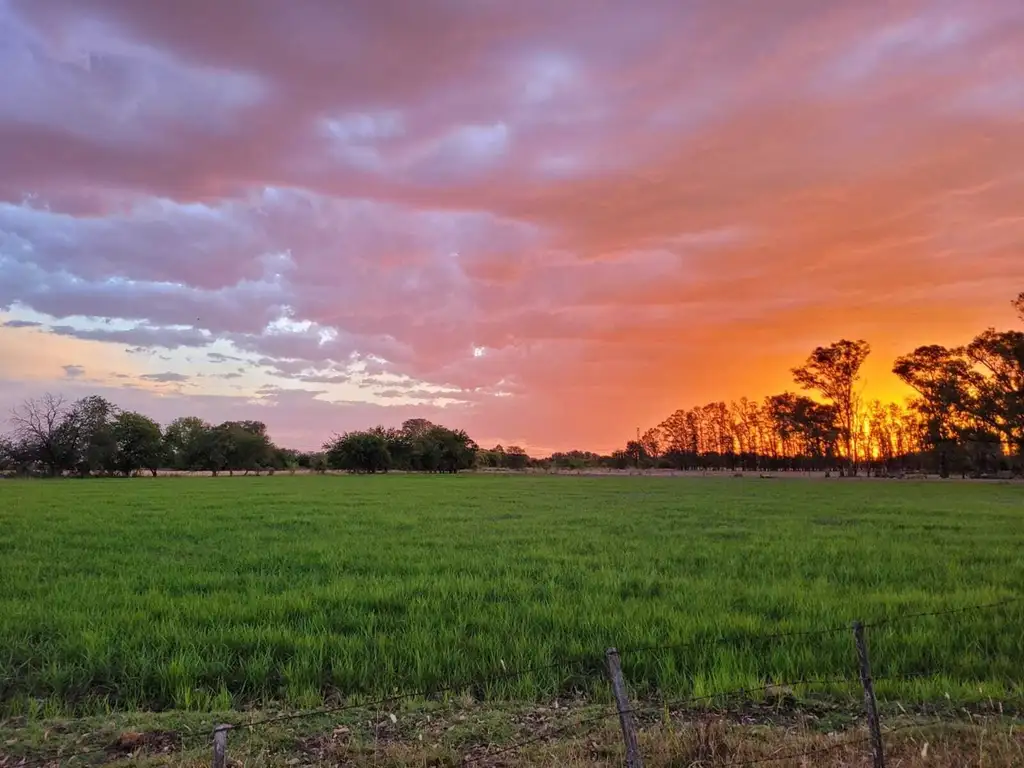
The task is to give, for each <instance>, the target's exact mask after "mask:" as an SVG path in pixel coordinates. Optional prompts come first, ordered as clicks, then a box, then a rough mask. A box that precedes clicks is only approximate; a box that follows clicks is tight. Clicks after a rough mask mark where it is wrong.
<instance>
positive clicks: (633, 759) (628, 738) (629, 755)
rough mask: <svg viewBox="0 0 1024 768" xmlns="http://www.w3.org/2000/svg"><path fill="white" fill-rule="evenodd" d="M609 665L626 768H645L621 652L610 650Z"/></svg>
mask: <svg viewBox="0 0 1024 768" xmlns="http://www.w3.org/2000/svg"><path fill="white" fill-rule="evenodd" d="M604 657H605V661H606V662H607V663H608V679H609V681H611V684H612V693H613V694H614V695H615V706H616V707H617V708H618V710H619V725H621V726H622V739H623V741H625V743H626V768H644V759H643V757H642V756H641V755H640V745H639V743H638V742H637V738H636V724H635V723H634V722H633V710H632V708H631V707H630V706H629V698H628V697H627V696H626V681H625V680H624V679H623V678H622V664H621V661H620V659H619V652H618V651H617V650H616V649H615V648H609V649H608V650H607V651H605V654H604Z"/></svg>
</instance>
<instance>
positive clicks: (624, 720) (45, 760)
mask: <svg viewBox="0 0 1024 768" xmlns="http://www.w3.org/2000/svg"><path fill="white" fill-rule="evenodd" d="M1022 601H1024V597H1015V598H1009V599H1006V600H1001V601H997V602H992V603H984V604H977V605H969V606H961V607H956V608H950V609H944V610H939V611H927V612H917V613H905V614H896V615H890V616H885V617H881V618H879V619H877V620H875V621H872V622H869V623H863V624H861V623H860V622H852V626H853V627H854V636H855V643H856V644H857V650H858V657H859V660H860V669H859V675H858V676H856V677H853V676H823V677H808V678H800V679H795V680H777V681H775V682H769V683H767V684H765V685H762V686H755V687H741V688H734V689H731V690H723V691H716V692H713V693H708V694H702V695H698V696H691V697H687V698H682V699H674V700H661V701H655V702H649V703H645V704H642V705H633V704H630V703H629V701H628V699H627V698H626V693H625V686H624V685H622V686H621V690H619V689H618V688H617V686H616V684H615V683H616V680H615V673H616V671H618V674H619V675H620V676H621V671H620V670H618V657H619V656H627V657H638V656H643V655H647V654H659V653H667V652H679V651H685V650H688V649H693V648H697V647H706V646H707V645H709V644H711V645H728V644H732V643H737V642H738V641H739V640H740V639H742V640H743V641H744V642H749V641H751V640H757V641H767V640H779V639H791V638H795V637H812V636H825V635H832V634H838V633H849V632H850V631H851V624H847V625H845V626H838V625H837V626H829V627H824V628H820V629H811V630H797V631H783V632H772V633H759V634H755V635H744V636H743V637H742V638H739V637H734V636H721V637H717V638H710V639H708V638H703V639H699V640H690V641H686V642H680V643H667V644H662V645H647V646H636V647H628V646H627V647H625V648H622V649H618V650H616V649H614V648H613V649H607V650H606V651H601V652H597V651H595V652H594V653H590V654H581V655H577V656H572V657H566V658H562V659H558V660H555V661H552V662H548V663H544V664H538V665H533V666H528V667H522V668H519V669H515V670H508V669H503V670H501V671H500V672H495V673H494V674H491V675H488V676H484V677H477V678H474V679H472V680H461V681H459V682H456V683H451V684H447V685H442V686H436V687H428V688H419V689H414V690H409V691H405V692H401V693H396V694H393V695H389V696H384V697H381V698H377V699H373V700H369V701H351V702H347V703H344V704H339V705H336V706H327V707H319V708H315V709H308V710H302V711H297V712H287V713H282V714H279V715H272V716H269V717H262V718H258V719H254V720H248V721H243V722H238V723H223V724H220V725H217V726H216V727H215V728H214V730H213V734H212V739H213V763H212V764H213V768H225V766H226V765H227V758H226V754H227V737H228V734H229V733H230V732H232V731H240V730H252V729H256V728H260V727H263V726H267V725H271V724H275V723H281V722H286V721H292V720H301V719H312V718H318V717H323V716H326V715H334V714H340V713H344V712H349V711H372V710H378V711H380V710H382V709H385V708H389V707H391V706H392V705H394V704H397V703H399V702H402V701H406V700H411V699H424V698H430V697H437V696H442V695H444V694H458V693H461V692H463V691H466V690H468V689H470V688H473V687H483V686H487V685H491V684H494V683H499V682H502V681H508V680H514V679H518V678H522V677H524V676H527V675H530V674H533V673H536V672H543V671H549V670H553V669H569V668H572V667H576V666H590V667H592V669H593V674H598V672H597V670H601V674H608V676H609V678H610V682H611V683H612V689H613V693H614V694H615V696H614V698H615V699H616V700H615V705H616V706H615V708H614V709H611V710H609V711H607V712H603V713H599V714H595V715H590V716H587V717H585V718H582V719H579V720H576V721H574V722H571V723H568V724H565V725H560V726H557V727H553V728H541V729H539V730H538V731H537V732H536V733H533V734H531V735H530V736H529V737H527V738H525V739H522V740H519V741H515V742H513V743H511V744H506V745H503V746H500V747H497V748H495V749H488V748H487V747H482V748H478V749H482V751H478V752H476V753H468V754H466V755H464V756H463V758H462V765H465V766H470V765H488V764H489V763H491V762H492V761H494V760H495V759H496V758H498V757H500V756H504V755H508V754H510V753H513V752H518V751H520V750H523V749H525V748H527V747H529V746H531V745H534V744H537V743H540V742H548V741H552V740H555V739H557V738H558V737H560V736H565V735H569V734H572V735H574V736H576V737H580V736H583V735H586V734H588V733H590V732H591V731H592V730H593V729H594V727H595V726H596V725H598V724H600V723H603V722H606V721H608V720H610V719H612V718H618V719H619V721H620V724H621V728H622V731H623V738H624V740H625V742H626V746H627V750H626V752H627V754H626V758H625V760H626V765H627V766H629V768H640V766H642V765H643V758H642V755H640V754H639V753H637V754H631V746H630V745H631V744H632V745H634V746H633V748H632V749H633V751H636V750H637V748H636V747H635V745H636V743H637V739H636V725H635V722H634V720H633V716H634V715H635V716H637V717H640V716H644V717H651V716H656V715H662V714H664V713H665V712H672V711H677V712H678V711H683V712H685V711H687V710H691V709H693V708H695V707H696V706H697V705H701V704H707V703H708V702H713V701H715V700H718V699H724V700H730V699H735V698H737V697H741V698H744V699H745V700H748V701H749V700H752V698H753V697H754V696H756V695H758V694H762V695H763V694H768V693H770V692H772V691H776V692H782V693H783V694H784V695H789V694H791V693H792V691H793V689H796V688H803V687H810V686H816V685H817V686H842V685H850V686H861V688H862V689H863V693H864V707H865V715H866V717H867V724H868V727H869V731H870V733H869V735H868V736H866V737H856V738H848V739H838V740H837V741H836V742H835V743H834V744H829V745H826V746H822V747H814V748H813V749H809V750H806V751H797V752H780V753H777V754H776V753H773V754H769V755H766V756H763V757H757V758H751V759H738V760H728V759H725V760H724V761H722V760H721V759H718V760H717V761H716V758H714V757H711V758H709V759H707V760H702V761H701V763H700V764H701V765H706V766H720V767H721V768H725V766H747V765H756V764H760V763H777V762H782V761H786V760H802V759H805V758H811V757H815V756H821V755H824V754H826V753H830V752H833V751H836V750H840V749H850V748H854V747H857V748H863V747H867V748H869V749H870V754H871V757H872V760H873V764H874V766H876V768H883V766H884V764H885V763H884V750H883V743H884V740H885V737H888V736H890V735H891V734H893V733H896V732H899V731H904V730H907V729H909V728H925V727H929V726H928V725H922V724H920V723H907V724H901V725H897V726H894V727H890V728H885V729H883V728H881V726H880V724H879V713H878V709H877V703H876V701H875V696H874V691H873V684H874V682H877V681H906V680H913V679H922V678H928V677H932V676H936V675H941V674H942V670H937V669H936V670H929V671H915V672H909V673H886V674H883V675H877V676H872V674H871V672H870V666H869V662H868V657H867V645H866V642H863V630H865V629H871V628H878V627H884V626H890V625H893V624H897V623H901V622H910V621H915V620H918V619H923V618H932V617H943V616H950V615H956V614H962V613H966V612H969V611H983V610H996V609H999V608H1003V607H1006V606H1009V605H1014V604H1019V603H1021V602H1022ZM858 625H859V626H860V628H861V630H860V631H858V630H857V629H856V627H857V626H858ZM613 654H614V656H615V660H614V663H612V660H611V658H610V657H611V655H613ZM606 665H607V668H605V669H602V667H605V666H606ZM613 667H614V669H613ZM769 677H770V676H768V675H766V676H765V678H766V679H769ZM1011 682H1012V683H1013V684H1014V685H1015V686H1017V688H1018V690H1019V688H1020V686H1021V684H1022V683H1024V681H1022V680H1016V681H1011ZM946 722H947V721H941V722H939V723H934V724H932V725H939V724H945V723H946ZM631 731H632V732H631ZM201 738H202V739H203V740H204V741H206V742H207V743H209V740H210V738H211V736H210V734H204V735H202V736H201ZM112 750H113V745H109V744H107V745H103V746H97V747H94V748H86V749H80V750H78V751H76V752H74V753H72V754H62V753H61V752H59V751H58V752H55V753H53V754H50V755H44V756H39V757H34V758H32V759H20V760H18V761H16V762H4V761H3V760H0V768H41V767H42V766H52V765H62V764H64V765H76V764H83V763H86V762H88V761H89V759H90V758H96V757H98V756H99V755H101V754H102V755H107V756H109V755H110V754H111V752H112Z"/></svg>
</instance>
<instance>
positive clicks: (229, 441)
mask: <svg viewBox="0 0 1024 768" xmlns="http://www.w3.org/2000/svg"><path fill="white" fill-rule="evenodd" d="M10 423H11V426H12V430H11V431H10V433H9V434H7V435H3V436H0V472H3V473H12V474H16V475H26V476H44V477H61V476H68V475H72V476H78V477H111V476H117V475H121V476H125V477H128V476H131V475H136V474H140V473H147V472H148V473H150V474H152V475H157V474H158V473H159V472H160V471H167V470H172V471H181V472H210V473H212V474H213V475H218V474H220V473H228V474H231V475H233V474H234V473H235V472H241V473H242V474H249V473H254V474H260V473H263V472H270V473H273V472H276V471H280V470H289V471H294V470H297V469H308V470H312V471H316V472H326V471H327V470H345V471H349V472H358V473H376V472H387V471H389V470H392V469H398V470H404V471H410V472H445V473H454V472H458V471H460V470H464V469H469V468H471V467H473V466H475V465H476V461H477V446H476V443H474V442H473V441H472V440H471V439H470V438H469V436H468V435H467V434H466V433H465V432H464V431H462V430H453V429H448V428H447V427H443V426H440V425H437V424H432V423H431V422H429V421H427V420H426V419H410V420H408V421H406V422H405V423H404V424H403V425H402V427H401V429H388V428H385V427H374V428H373V429H369V430H365V431H357V432H347V433H345V434H342V435H336V436H334V437H333V438H331V439H330V440H328V441H327V442H326V443H325V444H324V446H323V450H322V451H311V452H303V451H296V450H292V449H289V448H282V447H280V446H277V445H275V444H274V442H273V441H272V440H271V439H270V436H269V435H268V434H267V427H266V425H265V424H264V423H263V422H261V421H225V422H223V423H221V424H216V425H214V424H210V423H209V422H206V421H204V420H203V419H201V418H199V417H197V416H183V417H180V418H177V419H175V420H174V421H172V422H171V423H170V424H168V425H167V427H166V428H161V426H160V425H159V424H158V423H157V422H156V421H154V420H153V419H151V418H149V417H148V416H146V415H145V414H142V413H137V412H135V411H127V410H122V409H121V408H119V407H118V406H117V405H115V404H114V403H112V402H110V401H109V400H107V399H106V398H103V397H100V396H99V395H91V396H89V397H84V398H82V399H80V400H76V401H73V402H72V401H68V400H66V399H65V398H64V397H62V396H60V395H52V394H44V395H43V396H41V397H39V398H34V399H29V400H26V401H25V402H24V403H22V404H21V405H19V406H17V407H16V408H14V410H13V412H12V413H11V418H10Z"/></svg>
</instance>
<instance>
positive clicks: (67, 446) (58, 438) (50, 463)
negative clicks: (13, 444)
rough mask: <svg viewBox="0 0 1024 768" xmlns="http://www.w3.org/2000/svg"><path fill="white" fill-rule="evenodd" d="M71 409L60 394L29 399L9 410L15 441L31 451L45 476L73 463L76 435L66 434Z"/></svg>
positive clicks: (66, 467) (59, 471) (58, 471)
mask: <svg viewBox="0 0 1024 768" xmlns="http://www.w3.org/2000/svg"><path fill="white" fill-rule="evenodd" d="M70 413H71V408H70V406H69V404H68V402H67V401H66V400H65V399H64V397H63V396H62V395H51V394H50V393H48V392H47V393H46V394H44V395H42V396H41V397H39V398H37V399H32V398H29V399H28V400H26V401H25V402H23V403H22V404H21V405H18V406H16V407H15V408H14V409H13V410H12V411H11V418H10V421H11V424H12V425H13V427H14V432H13V434H14V438H15V440H17V441H19V442H20V443H22V444H23V445H24V446H25V447H26V448H27V449H29V450H30V451H31V453H32V454H33V456H34V458H35V459H36V461H38V462H39V463H40V464H42V465H43V467H44V468H45V469H46V472H47V474H49V475H54V476H56V475H59V474H61V473H62V472H63V471H64V470H65V469H68V468H69V466H70V464H72V463H73V462H74V448H75V443H76V440H77V436H73V435H70V434H68V432H69V423H68V422H69V420H68V417H69V415H70Z"/></svg>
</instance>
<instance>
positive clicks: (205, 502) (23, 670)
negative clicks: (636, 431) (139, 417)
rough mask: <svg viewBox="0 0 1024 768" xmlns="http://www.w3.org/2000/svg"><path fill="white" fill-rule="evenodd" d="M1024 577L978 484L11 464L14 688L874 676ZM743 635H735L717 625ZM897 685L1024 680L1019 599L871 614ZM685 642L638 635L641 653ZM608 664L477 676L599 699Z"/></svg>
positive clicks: (137, 696) (6, 648) (35, 699)
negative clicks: (135, 472)
mask: <svg viewBox="0 0 1024 768" xmlns="http://www.w3.org/2000/svg"><path fill="white" fill-rule="evenodd" d="M1022 585H1024V493H1022V491H1021V489H1020V488H1019V487H1015V486H1000V485H993V486H985V485H977V484H967V483H917V484H912V483H898V482H892V483H885V482H877V483H876V482H870V483H861V482H843V481H839V482H825V481H788V482H787V481H776V482H772V483H765V482H760V481H757V480H746V479H744V480H737V479H731V478H730V479H709V480H701V479H663V478H618V479H610V478H555V477H474V476H460V477H409V476H406V477H401V476H391V477H372V478H360V477H309V476H307V477H274V478H251V477H249V478H219V479H212V478H195V479H176V478H169V479H136V480H109V481H106V480H104V481H85V482H83V481H62V482H29V481H26V482H21V481H4V482H2V483H0V708H2V709H4V710H6V711H8V712H33V711H38V710H40V708H43V709H46V710H47V711H72V712H82V711H87V710H88V711H95V710H98V709H99V710H102V709H104V708H117V709H137V708H155V709H162V708H183V709H219V708H225V707H227V706H235V707H241V706H247V705H251V704H253V705H258V704H262V703H266V702H269V701H283V702H285V703H287V704H288V705H291V706H303V707H305V706H316V705H319V704H321V703H322V702H323V701H324V700H325V699H332V700H333V699H336V698H339V697H343V698H350V697H358V696H378V695H387V694H391V693H394V692H395V691H398V690H407V689H421V688H432V687H437V686H445V685H449V684H452V683H456V682H458V681H472V680H475V679H477V678H481V677H485V676H488V675H493V674H494V673H499V674H500V673H501V672H502V670H503V669H507V670H512V669H516V668H519V667H532V666H537V665H543V664H547V663H549V662H551V661H553V660H556V659H559V658H563V657H568V656H576V655H581V654H597V655H598V656H599V654H600V652H601V651H602V650H603V649H604V648H605V647H607V646H609V645H616V646H618V647H619V648H620V649H622V650H623V664H624V669H625V672H626V675H627V677H628V679H629V680H630V682H631V684H633V685H634V686H635V687H636V688H637V689H638V690H639V692H640V693H641V694H643V695H648V694H658V695H663V696H666V697H668V698H672V697H686V696H691V695H703V694H706V693H710V692H713V691H717V690H723V689H733V688H738V687H741V686H747V687H757V686H759V685H763V684H764V682H765V681H769V680H781V679H803V678H817V677H836V676H855V666H854V652H853V647H852V639H851V636H850V633H848V632H845V631H838V632H836V633H833V634H828V635H820V636H810V635H809V636H793V637H780V638H774V639H772V638H767V639H766V638H763V637H761V635H763V634H765V633H778V632H787V631H801V630H810V629H817V628H820V627H828V626H842V625H845V624H847V623H848V622H849V620H851V619H853V618H860V619H863V620H865V621H867V622H871V621H872V620H875V619H878V618H881V617H886V616H890V615H896V614H900V613H906V612H918V611H927V610H933V609H934V610H939V609H944V608H954V607H957V606H962V605H970V604H975V603H989V602H994V601H998V600H1001V599H1005V598H1008V597H1014V596H1017V595H1020V594H1021V587H1022ZM721 638H726V639H727V641H728V642H720V639H721ZM870 643H871V651H872V660H873V665H874V670H875V672H876V674H878V675H879V676H880V677H883V678H884V677H886V676H887V675H899V674H920V675H921V677H920V678H918V679H914V680H912V681H899V680H892V681H886V680H881V681H880V682H879V686H878V687H879V692H880V694H881V695H886V696H903V697H911V698H913V699H915V700H929V699H944V698H945V697H946V696H947V695H948V696H949V697H950V698H951V699H952V700H954V701H969V700H973V699H985V698H989V697H992V698H999V699H1005V698H1008V697H1020V696H1021V688H1020V686H1021V684H1022V680H1021V678H1022V670H1024V605H1022V604H1017V605H1011V606H1005V607H1002V608H999V609H994V610H988V611H977V612H965V613H962V614H955V615H952V616H948V617H934V618H920V619H916V620H913V621H908V622H904V623H893V624H891V625H886V626H884V627H879V628H878V629H875V630H871V631H870ZM652 645H656V646H667V645H678V646H682V647H679V648H675V649H669V650H665V651H647V652H635V653H631V652H630V649H631V648H638V647H646V646H652ZM599 665H600V660H599V658H597V659H594V660H591V661H585V662H582V663H581V664H580V665H578V666H576V667H572V666H567V667H562V668H548V669H541V670H537V671H535V672H532V673H530V674H527V675H524V676H522V677H520V678H516V679H498V680H492V681H490V682H489V683H486V684H483V685H467V688H468V689H469V690H471V692H472V693H474V694H475V695H477V696H480V697H490V698H501V699H534V698H537V697H545V696H552V695H556V694H565V693H569V692H573V691H577V690H579V691H583V692H594V693H597V692H599V691H600V692H603V690H604V685H603V683H602V682H601V679H600V674H599Z"/></svg>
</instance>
